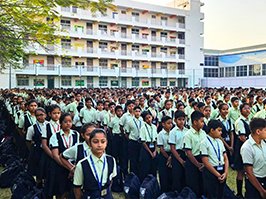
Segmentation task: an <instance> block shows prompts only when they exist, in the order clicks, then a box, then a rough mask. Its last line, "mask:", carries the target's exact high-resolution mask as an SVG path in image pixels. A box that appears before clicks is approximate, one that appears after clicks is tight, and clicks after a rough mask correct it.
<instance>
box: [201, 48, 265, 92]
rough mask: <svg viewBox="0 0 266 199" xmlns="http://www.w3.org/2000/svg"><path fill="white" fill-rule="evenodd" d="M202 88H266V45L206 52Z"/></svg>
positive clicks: (206, 50)
mask: <svg viewBox="0 0 266 199" xmlns="http://www.w3.org/2000/svg"><path fill="white" fill-rule="evenodd" d="M204 55H205V63H204V65H205V66H204V73H203V78H202V81H201V86H202V87H221V86H225V87H234V88H235V87H240V86H241V87H255V88H266V81H265V80H266V44H262V45H256V46H248V47H244V48H235V49H229V50H222V51H219V50H209V49H205V50H204Z"/></svg>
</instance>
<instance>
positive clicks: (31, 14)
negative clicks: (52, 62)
mask: <svg viewBox="0 0 266 199" xmlns="http://www.w3.org/2000/svg"><path fill="white" fill-rule="evenodd" d="M111 3H112V0H98V1H88V0H0V69H1V68H6V67H7V66H8V65H9V64H10V65H11V66H12V67H13V68H18V67H20V65H21V60H22V58H23V57H24V56H25V55H26V52H25V47H26V46H28V45H30V44H31V43H38V44H40V45H41V46H43V47H45V45H46V44H53V43H56V42H57V41H58V39H60V36H58V35H56V34H55V31H57V30H59V27H58V25H56V23H55V22H56V21H59V19H60V15H59V13H58V12H57V11H56V9H55V8H56V7H57V6H62V7H68V6H71V5H72V6H76V7H79V8H83V9H89V10H90V11H91V12H92V13H96V12H97V11H99V12H101V13H103V14H104V13H105V11H106V8H111V9H115V6H113V5H112V4H111Z"/></svg>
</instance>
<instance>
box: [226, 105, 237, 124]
mask: <svg viewBox="0 0 266 199" xmlns="http://www.w3.org/2000/svg"><path fill="white" fill-rule="evenodd" d="M228 117H229V118H230V119H232V120H233V122H235V121H236V120H237V119H238V118H239V117H240V110H239V108H234V107H231V108H230V109H229V113H228Z"/></svg>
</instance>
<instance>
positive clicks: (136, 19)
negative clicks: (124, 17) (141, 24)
mask: <svg viewBox="0 0 266 199" xmlns="http://www.w3.org/2000/svg"><path fill="white" fill-rule="evenodd" d="M132 17H134V18H135V21H139V13H138V12H132Z"/></svg>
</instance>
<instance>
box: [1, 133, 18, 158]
mask: <svg viewBox="0 0 266 199" xmlns="http://www.w3.org/2000/svg"><path fill="white" fill-rule="evenodd" d="M0 154H7V155H10V154H15V145H14V143H13V139H12V138H11V137H7V138H4V139H3V140H2V141H1V143H0Z"/></svg>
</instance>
